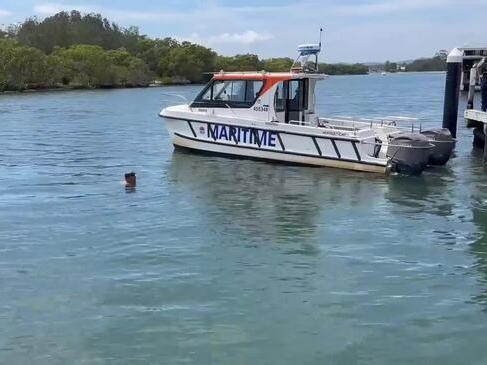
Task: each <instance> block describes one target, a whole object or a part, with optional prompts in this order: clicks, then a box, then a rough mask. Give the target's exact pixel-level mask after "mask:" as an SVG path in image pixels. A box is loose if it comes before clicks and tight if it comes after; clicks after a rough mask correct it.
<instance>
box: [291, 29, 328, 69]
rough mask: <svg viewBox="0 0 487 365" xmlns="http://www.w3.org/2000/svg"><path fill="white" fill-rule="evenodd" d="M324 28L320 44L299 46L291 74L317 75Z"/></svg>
mask: <svg viewBox="0 0 487 365" xmlns="http://www.w3.org/2000/svg"><path fill="white" fill-rule="evenodd" d="M322 33H323V28H320V42H319V43H318V44H301V45H299V46H298V57H297V58H296V60H295V61H294V63H293V65H292V66H291V72H295V73H298V72H305V73H317V72H318V71H319V70H318V55H319V53H320V51H321V34H322Z"/></svg>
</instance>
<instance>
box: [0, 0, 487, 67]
mask: <svg viewBox="0 0 487 365" xmlns="http://www.w3.org/2000/svg"><path fill="white" fill-rule="evenodd" d="M72 9H77V10H80V11H81V12H97V13H101V14H102V15H103V16H106V17H107V18H109V19H110V20H112V21H114V22H116V23H118V24H119V25H122V26H125V27H128V26H131V25H135V26H138V27H139V29H140V32H141V33H142V34H147V35H148V36H150V37H153V38H155V37H158V38H164V37H173V38H176V39H179V40H189V41H193V42H197V43H200V44H203V45H205V46H207V47H210V48H212V49H214V50H215V51H217V52H218V53H220V54H223V55H234V54H243V53H254V54H258V55H259V56H260V57H264V58H268V57H284V56H286V57H294V56H295V55H296V51H295V50H296V46H297V45H298V44H301V43H316V42H318V37H319V29H320V27H323V28H324V39H323V41H324V43H323V44H324V51H323V52H322V56H321V60H322V61H324V62H348V63H352V62H383V61H386V60H391V61H400V60H410V59H414V58H419V57H429V56H432V55H434V54H435V53H436V52H437V51H438V50H440V49H447V50H450V49H452V48H454V47H459V46H462V45H465V44H479V43H482V44H487V0H369V1H366V0H341V1H340V0H321V1H319V0H303V1H299V0H295V1H289V0H279V1H278V0H240V1H238V0H206V1H204V0H157V1H151V0H146V1H143V0H139V1H135V0H99V1H94V0H86V1H85V0H69V1H64V0H57V1H42V0H0V25H3V26H6V25H8V24H12V23H17V22H21V21H23V20H24V19H25V18H27V17H30V16H37V17H38V18H40V19H42V18H44V17H46V16H49V15H52V14H54V13H56V12H58V11H61V10H67V11H69V10H72Z"/></svg>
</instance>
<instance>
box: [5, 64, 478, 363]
mask: <svg viewBox="0 0 487 365" xmlns="http://www.w3.org/2000/svg"><path fill="white" fill-rule="evenodd" d="M443 87H444V75H443V74H424V75H414V74H411V75H390V76H387V77H381V76H354V77H332V78H330V79H328V80H327V81H325V82H324V83H323V85H322V86H321V89H320V92H319V97H318V99H319V101H320V109H321V110H322V111H323V112H326V113H328V114H334V115H362V116H381V115H391V114H393V115H398V114H403V115H419V116H420V117H422V118H423V119H424V120H426V121H427V122H429V123H430V124H429V125H431V126H438V125H439V124H440V120H441V116H442V98H443ZM199 88H200V87H193V86H190V87H173V88H165V89H161V88H153V89H136V90H115V91H80V92H58V93H36V94H25V95H4V96H0V133H1V136H2V144H1V146H0V363H1V364H28V363H32V364H148V363H150V364H231V365H239V364H413V363H416V364H486V363H487V348H486V346H485V345H486V341H487V340H486V338H487V184H486V183H487V179H486V178H485V173H486V168H485V167H484V166H483V165H482V163H481V157H480V154H479V153H477V152H475V151H472V147H471V131H468V130H466V129H465V128H464V127H463V124H462V122H460V124H461V129H460V131H459V140H460V141H459V144H458V146H457V150H456V156H455V157H454V158H453V160H451V161H450V163H449V164H448V166H446V167H445V168H436V169H431V170H429V171H427V172H426V173H424V175H422V176H421V177H397V176H396V177H389V178H384V177H382V176H376V175H370V174H363V173H355V172H347V171H341V170H334V169H326V168H308V167H296V166H285V165H273V164H268V163H260V162H255V161H245V160H230V159H224V158H218V157H206V156H199V155H192V154H187V153H181V152H173V148H172V146H171V144H170V142H169V139H168V135H167V132H166V131H165V129H164V122H163V120H160V119H159V118H158V117H157V113H158V111H159V110H160V108H161V107H162V106H163V105H167V104H169V103H173V102H174V101H177V100H170V98H169V97H167V96H164V95H163V93H164V92H177V93H179V94H184V95H186V96H188V97H191V96H194V95H195V93H196V92H197V91H198V90H199ZM129 170H134V171H136V172H137V176H138V187H137V191H136V192H135V193H126V192H125V190H124V188H123V187H122V185H121V183H120V181H121V180H122V176H123V173H124V172H126V171H129Z"/></svg>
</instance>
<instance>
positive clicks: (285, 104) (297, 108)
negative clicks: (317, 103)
mask: <svg viewBox="0 0 487 365" xmlns="http://www.w3.org/2000/svg"><path fill="white" fill-rule="evenodd" d="M306 81H307V80H289V81H283V82H281V83H279V84H278V85H277V89H276V93H275V97H274V109H275V112H276V118H277V121H278V122H280V123H290V122H291V123H301V122H304V112H305V111H306V104H307V92H306V91H307V82H306Z"/></svg>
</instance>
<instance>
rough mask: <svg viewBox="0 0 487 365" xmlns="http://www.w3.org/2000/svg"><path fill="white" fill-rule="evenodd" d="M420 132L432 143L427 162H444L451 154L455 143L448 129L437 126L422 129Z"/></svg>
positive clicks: (436, 163)
mask: <svg viewBox="0 0 487 365" xmlns="http://www.w3.org/2000/svg"><path fill="white" fill-rule="evenodd" d="M421 134H422V135H423V136H425V137H426V138H427V139H428V141H429V142H430V143H431V144H432V145H433V148H432V149H431V151H430V157H429V159H428V163H429V164H431V165H444V164H446V163H447V161H448V160H449V159H450V156H451V155H452V152H453V148H454V147H455V143H456V141H455V139H454V138H453V137H452V136H451V133H450V131H449V130H448V129H446V128H439V129H430V130H427V131H423V132H421Z"/></svg>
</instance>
